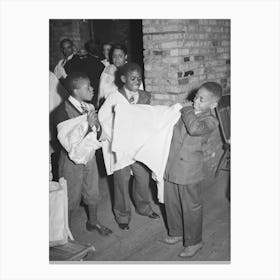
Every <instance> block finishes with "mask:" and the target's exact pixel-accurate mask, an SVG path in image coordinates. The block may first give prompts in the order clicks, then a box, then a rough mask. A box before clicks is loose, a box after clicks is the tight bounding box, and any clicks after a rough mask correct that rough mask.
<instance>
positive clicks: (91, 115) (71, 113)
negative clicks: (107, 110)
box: [55, 72, 112, 235]
mask: <svg viewBox="0 0 280 280" xmlns="http://www.w3.org/2000/svg"><path fill="white" fill-rule="evenodd" d="M66 82H67V83H66V84H67V88H68V90H69V93H70V96H69V98H68V99H67V100H65V101H64V102H63V103H62V104H61V105H60V107H58V110H57V112H56V116H55V121H56V125H61V124H62V123H63V122H65V121H67V120H69V119H73V118H77V117H80V116H81V115H83V114H87V122H88V131H87V133H90V132H92V131H93V130H94V129H96V130H97V131H98V130H99V133H98V132H97V136H98V134H100V129H101V128H100V125H99V122H98V119H97V113H96V112H95V109H94V106H93V105H92V104H89V103H88V102H90V101H91V99H92V97H93V95H94V91H93V88H92V86H91V84H90V80H89V78H88V76H87V75H86V74H84V73H80V72H76V73H72V74H69V75H68V76H67V78H66ZM59 177H64V178H65V179H66V180H67V191H68V208H69V221H70V228H71V217H72V214H73V212H74V211H75V210H76V209H77V207H79V204H80V200H81V197H82V198H83V201H84V203H85V204H86V205H87V206H88V212H89V220H88V221H87V223H86V228H87V230H89V231H93V230H96V231H97V232H98V233H99V234H101V235H108V234H110V233H112V231H111V230H110V229H109V228H107V227H105V226H103V225H102V224H101V223H100V222H99V220H98V218H97V208H98V201H99V200H100V195H99V186H98V183H99V174H98V169H97V164H96V158H95V155H94V156H93V157H92V158H91V159H90V160H89V161H88V162H87V163H86V164H76V163H75V162H73V161H72V160H71V159H70V157H69V154H68V153H67V151H66V150H65V149H62V150H61V154H60V159H59Z"/></svg>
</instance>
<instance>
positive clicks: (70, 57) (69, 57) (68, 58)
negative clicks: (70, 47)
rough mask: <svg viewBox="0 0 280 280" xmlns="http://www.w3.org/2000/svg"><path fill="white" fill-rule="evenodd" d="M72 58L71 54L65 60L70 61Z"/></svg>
mask: <svg viewBox="0 0 280 280" xmlns="http://www.w3.org/2000/svg"><path fill="white" fill-rule="evenodd" d="M73 56H74V54H73V53H72V54H71V55H69V56H68V57H67V58H66V59H65V60H66V61H69V60H70V59H72V57H73Z"/></svg>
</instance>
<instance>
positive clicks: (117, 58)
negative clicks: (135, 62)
mask: <svg viewBox="0 0 280 280" xmlns="http://www.w3.org/2000/svg"><path fill="white" fill-rule="evenodd" d="M126 57H127V56H126V55H125V54H124V52H123V51H122V50H118V49H115V50H114V52H113V54H112V60H113V64H114V65H115V66H116V67H120V66H122V65H124V64H125V60H126Z"/></svg>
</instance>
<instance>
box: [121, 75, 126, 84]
mask: <svg viewBox="0 0 280 280" xmlns="http://www.w3.org/2000/svg"><path fill="white" fill-rule="evenodd" d="M121 81H122V82H123V83H124V84H125V83H126V77H125V76H124V75H121Z"/></svg>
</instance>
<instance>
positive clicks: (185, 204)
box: [178, 183, 202, 257]
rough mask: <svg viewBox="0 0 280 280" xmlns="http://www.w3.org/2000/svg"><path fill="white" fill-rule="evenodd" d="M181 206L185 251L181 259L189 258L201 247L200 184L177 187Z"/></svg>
mask: <svg viewBox="0 0 280 280" xmlns="http://www.w3.org/2000/svg"><path fill="white" fill-rule="evenodd" d="M178 189H179V196H180V201H181V204H182V213H183V228H184V241H183V245H184V247H185V250H184V251H183V252H182V253H181V254H180V256H181V257H191V256H193V255H194V254H195V253H196V252H197V251H198V250H199V249H200V248H201V247H202V194H201V184H199V183H198V184H189V185H179V186H178Z"/></svg>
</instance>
